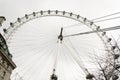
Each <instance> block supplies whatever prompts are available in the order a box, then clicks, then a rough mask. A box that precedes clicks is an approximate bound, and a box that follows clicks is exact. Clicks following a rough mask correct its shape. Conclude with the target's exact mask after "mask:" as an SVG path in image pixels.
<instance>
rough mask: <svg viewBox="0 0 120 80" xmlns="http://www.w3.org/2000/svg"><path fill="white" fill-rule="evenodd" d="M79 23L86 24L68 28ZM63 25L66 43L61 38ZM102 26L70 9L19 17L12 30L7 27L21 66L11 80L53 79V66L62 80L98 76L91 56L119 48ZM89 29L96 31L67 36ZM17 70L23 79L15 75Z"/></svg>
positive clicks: (16, 61) (9, 40)
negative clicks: (51, 76) (91, 75)
mask: <svg viewBox="0 0 120 80" xmlns="http://www.w3.org/2000/svg"><path fill="white" fill-rule="evenodd" d="M48 16H51V17H48ZM37 18H39V19H37ZM48 18H49V19H48ZM63 19H64V21H63ZM31 20H32V21H31ZM58 20H60V21H58ZM38 21H39V22H38ZM72 22H73V23H72ZM38 23H39V24H38ZM75 23H81V24H83V25H82V26H77V27H70V28H69V27H64V26H66V25H71V24H75ZM86 26H87V27H86ZM61 27H62V28H63V41H62V42H61V40H60V39H59V38H58V36H59V34H60V30H61V29H62V28H61ZM99 29H100V26H97V25H95V24H94V22H93V21H90V20H88V19H87V18H84V17H81V16H80V15H76V14H73V13H70V12H66V11H58V10H48V11H40V12H33V13H32V14H29V15H27V14H25V16H24V17H22V18H17V21H16V22H14V23H10V27H9V28H8V29H4V34H3V36H4V38H5V39H6V41H7V43H8V46H9V49H10V52H11V53H12V54H13V61H14V62H15V63H16V65H17V68H16V69H15V70H14V72H13V74H12V77H11V80H50V75H51V74H52V73H53V69H55V70H56V72H55V74H56V75H57V76H58V79H59V80H86V76H88V75H89V74H93V75H95V71H96V70H97V67H96V65H93V64H95V63H93V62H94V59H93V62H92V60H91V59H87V58H88V57H90V56H95V55H96V56H101V55H102V54H104V55H113V54H114V52H117V51H118V50H117V49H113V46H114V43H113V42H112V40H111V38H109V37H107V36H106V32H102V31H101V32H99V31H98V30H99ZM85 30H92V31H96V33H93V34H87V35H82V36H81V35H80V36H75V37H72V36H71V37H65V36H66V35H71V34H74V33H78V32H82V31H85ZM92 53H93V55H92ZM84 54H85V55H84ZM102 56H103V55H102ZM91 58H93V57H91ZM15 72H18V73H19V75H20V76H22V77H23V78H17V77H15V75H16V74H15Z"/></svg>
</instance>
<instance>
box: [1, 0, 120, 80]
mask: <svg viewBox="0 0 120 80" xmlns="http://www.w3.org/2000/svg"><path fill="white" fill-rule="evenodd" d="M119 3H120V1H119V0H0V15H1V16H5V17H6V21H5V22H4V23H3V27H2V28H6V27H9V23H10V22H14V21H16V19H17V18H18V17H23V16H24V15H25V14H30V13H32V12H37V11H40V10H60V11H68V12H73V13H75V14H79V15H81V16H83V17H86V18H88V19H94V18H97V17H101V16H104V15H107V14H112V13H115V12H120V4H119ZM116 16H120V14H119V15H116ZM114 17H115V16H114ZM56 20H57V19H56ZM40 21H41V22H39V21H37V20H35V21H33V24H32V22H31V23H30V24H28V25H27V26H31V25H32V26H39V25H40V23H41V24H42V25H43V26H46V24H47V23H49V24H52V23H53V22H50V20H49V19H48V22H47V23H46V22H44V21H43V22H42V20H40ZM53 21H55V20H53ZM60 21H62V20H61V19H60ZM64 21H66V23H65V22H61V23H63V24H65V25H67V22H68V23H69V22H71V21H67V19H65V20H64ZM56 22H57V21H56ZM119 22H120V19H117V20H112V21H107V22H100V23H96V24H97V25H99V26H101V28H105V27H110V26H116V25H120V24H119ZM34 23H35V24H36V25H34ZM37 23H39V24H37ZM54 25H55V26H57V25H58V24H54ZM59 25H61V24H59ZM68 25H69V24H68ZM24 26H26V25H24ZM49 26H50V25H47V27H45V28H48V27H49ZM51 26H53V25H51ZM2 28H1V29H0V31H1V32H2ZM31 28H32V27H31ZM55 28H56V27H55ZM24 29H25V31H29V30H30V29H29V28H28V27H25V28H24ZM36 29H37V27H36ZM48 29H49V28H48ZM20 30H22V29H20ZM30 31H32V30H30ZM76 31H77V30H76ZM118 31H120V30H118ZM118 31H111V32H108V35H109V36H111V35H113V36H116V37H115V38H117V37H118V35H117V34H118V33H119V32H118ZM22 32H23V34H24V30H23V31H22ZM22 32H21V34H19V33H17V35H20V36H22V37H23V35H22ZM113 33H114V34H113ZM27 35H29V34H27ZM30 35H32V34H30ZM15 37H16V36H15ZM15 37H14V38H15ZM88 37H89V36H88ZM93 37H94V35H92V37H90V38H89V39H90V40H91V41H92V40H93ZM17 38H19V37H17ZM82 38H84V39H85V40H87V38H86V37H85V36H82ZM35 39H38V38H35ZM79 39H81V38H75V39H73V40H74V41H75V42H73V43H75V45H74V46H76V47H77V48H81V45H82V44H83V43H84V41H83V42H80V44H81V45H80V46H78V45H77V42H79ZM22 40H24V38H22ZM38 40H39V39H38ZM81 40H82V39H81ZM96 40H97V39H96ZM13 42H15V41H14V40H13ZM93 43H94V42H93ZM11 45H15V44H11ZM16 45H19V43H18V44H16ZM85 45H92V42H91V43H89V44H88V43H85ZM85 45H84V46H82V48H84V47H85ZM94 45H95V44H93V46H94ZM97 46H100V43H99V44H97ZM39 47H40V46H39ZM18 48H19V46H18V47H17V48H15V46H13V49H11V50H14V49H16V51H11V52H13V53H14V55H15V56H17V55H16V54H15V52H22V53H23V51H20V49H18ZM52 48H53V47H52ZM17 49H18V50H17ZM25 49H28V50H29V48H25ZM30 49H31V48H30ZM64 49H65V48H64V47H63V51H65V52H66V53H67V52H68V53H69V51H66V50H64ZM85 49H88V50H89V48H88V47H87V48H84V49H83V50H81V53H82V52H86V53H87V52H89V51H84V50H85ZM100 49H101V48H100ZM23 50H24V49H23ZM48 50H49V49H48ZM78 51H79V49H78ZM26 52H27V50H26ZM32 53H35V52H34V51H33V52H31V54H30V55H29V56H28V54H26V57H27V56H28V57H31V56H33V54H32ZM18 55H21V54H20V53H18ZM61 55H62V54H61ZM81 55H82V56H85V55H84V54H81ZM86 55H87V54H86ZM62 56H63V55H62ZM88 56H90V55H88ZM26 57H24V56H22V57H20V58H18V59H16V58H15V59H14V60H15V61H16V62H17V64H18V65H21V63H22V62H24V59H26ZM35 58H37V59H38V60H39V57H37V56H35V57H34V58H28V60H26V62H25V63H24V64H25V65H24V66H20V67H21V68H19V69H17V71H18V72H19V74H20V75H21V76H23V77H24V78H25V80H27V79H29V77H30V80H39V77H38V76H39V73H40V72H39V70H38V71H36V70H35V69H36V68H39V65H41V67H40V68H43V67H44V66H43V65H45V64H44V63H38V64H37V65H36V66H35V67H34V68H33V70H29V68H25V66H26V67H27V66H28V65H29V64H30V61H32V60H36V59H35ZM69 58H70V59H71V57H70V56H68V57H63V58H62V59H63V60H64V59H65V60H66V59H67V63H69V64H64V69H66V70H65V71H68V72H65V73H66V80H69V79H70V78H71V80H74V77H69V74H70V75H72V73H70V72H69V70H70V68H72V70H73V72H74V73H75V72H76V74H77V75H78V76H76V74H74V76H75V77H76V79H79V78H78V77H81V76H80V75H84V73H83V72H81V73H80V75H79V72H77V70H79V71H81V70H80V69H79V68H78V66H76V67H75V68H76V70H75V69H74V68H73V67H74V66H73V65H71V64H70V61H69ZM19 59H20V60H21V59H23V60H21V61H17V60H19ZM43 60H44V58H43ZM49 60H50V61H51V63H52V59H49ZM71 61H72V62H73V63H74V65H77V64H76V63H75V62H74V61H73V60H72V59H71ZM40 62H42V59H41V60H40ZM45 62H46V61H45ZM28 63H29V64H28ZM62 64H63V61H61V62H60V64H59V65H60V66H61V65H62ZM33 65H35V63H34V64H33ZM46 65H47V67H46V69H49V70H45V72H48V71H50V69H52V67H50V68H49V67H48V65H50V63H49V62H48V63H47V64H46ZM68 65H69V66H70V67H69V68H67V67H66V66H68ZM89 66H90V65H89ZM18 67H19V66H18ZM22 68H24V69H26V70H25V71H23V70H22ZM30 68H31V69H32V64H31V65H30ZM61 70H62V69H61V68H59V71H60V72H57V73H58V74H59V73H63V72H62V71H61ZM26 71H30V72H31V73H29V72H26ZM34 71H36V72H35V74H36V75H33V74H34V73H32V72H34ZM45 72H42V73H41V74H40V75H41V76H44V77H45V75H44V74H46V73H45ZM71 72H72V71H71ZM22 73H23V74H22ZM27 74H28V75H27ZM49 74H50V72H48V74H46V75H47V76H49ZM36 76H37V77H38V78H36ZM59 76H60V77H61V78H60V80H63V79H65V78H63V77H64V75H63V74H62V75H59ZM82 78H83V76H82ZM40 79H41V80H42V79H43V80H44V78H41V77H40ZM46 79H48V80H49V78H46Z"/></svg>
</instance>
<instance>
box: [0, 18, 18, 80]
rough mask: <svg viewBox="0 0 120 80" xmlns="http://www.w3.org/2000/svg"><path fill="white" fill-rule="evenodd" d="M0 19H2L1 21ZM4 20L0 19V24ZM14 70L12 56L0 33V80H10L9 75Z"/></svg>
mask: <svg viewBox="0 0 120 80" xmlns="http://www.w3.org/2000/svg"><path fill="white" fill-rule="evenodd" d="M1 18H3V20H2V19H1ZM4 20H5V18H4V17H0V21H1V22H0V24H2V22H3V21H4ZM15 68H16V65H15V63H14V62H13V61H12V55H11V54H10V52H9V50H8V46H7V44H6V41H5V39H4V38H3V36H2V35H1V33H0V80H10V76H11V73H12V71H13V70H14V69H15Z"/></svg>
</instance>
